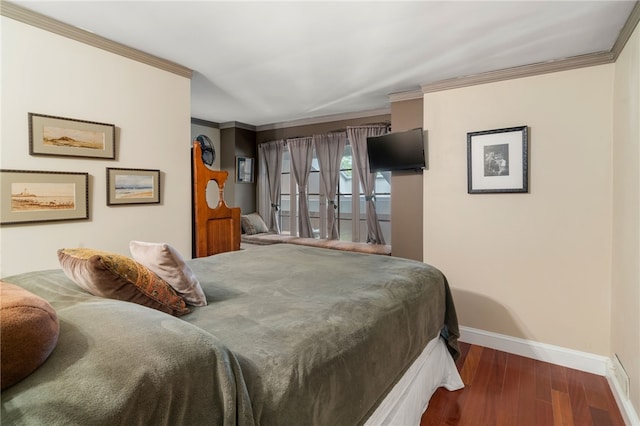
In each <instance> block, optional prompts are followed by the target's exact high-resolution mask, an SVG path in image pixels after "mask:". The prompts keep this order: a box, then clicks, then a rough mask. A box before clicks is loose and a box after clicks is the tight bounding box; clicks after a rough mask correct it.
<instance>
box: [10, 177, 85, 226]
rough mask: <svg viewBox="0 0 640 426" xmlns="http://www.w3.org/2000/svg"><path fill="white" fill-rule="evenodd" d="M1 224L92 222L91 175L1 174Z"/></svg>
mask: <svg viewBox="0 0 640 426" xmlns="http://www.w3.org/2000/svg"><path fill="white" fill-rule="evenodd" d="M0 187H1V188H0V189H1V191H0V194H2V195H1V198H2V199H1V201H0V224H2V225H11V224H19V223H35V222H54V221H60V220H78V219H88V218H89V174H88V173H76V172H44V171H31V170H0Z"/></svg>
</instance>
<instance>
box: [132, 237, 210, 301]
mask: <svg viewBox="0 0 640 426" xmlns="http://www.w3.org/2000/svg"><path fill="white" fill-rule="evenodd" d="M129 250H130V251H131V255H132V256H133V258H134V259H135V260H136V261H137V262H140V263H142V264H143V265H144V266H146V267H147V268H149V269H151V270H152V271H153V272H154V273H155V274H156V275H158V276H159V277H160V278H162V279H163V280H165V281H166V282H167V283H168V284H169V285H170V286H171V287H173V289H174V290H175V291H177V292H178V294H180V295H181V296H182V298H183V299H184V301H185V302H187V303H188V304H190V305H193V306H205V305H206V304H207V298H206V297H205V295H204V292H203V291H202V287H201V286H200V281H198V278H196V276H195V275H194V273H193V271H192V270H191V268H190V267H189V265H187V264H186V263H185V261H184V259H183V258H182V256H181V255H180V253H179V252H178V251H177V250H176V249H174V248H173V247H172V246H170V245H169V244H166V243H146V242H143V241H131V242H130V243H129Z"/></svg>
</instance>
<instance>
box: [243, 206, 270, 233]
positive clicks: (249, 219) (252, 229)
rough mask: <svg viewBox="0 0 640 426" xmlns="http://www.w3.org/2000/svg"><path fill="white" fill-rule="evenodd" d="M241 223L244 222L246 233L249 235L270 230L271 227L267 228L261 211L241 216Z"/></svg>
mask: <svg viewBox="0 0 640 426" xmlns="http://www.w3.org/2000/svg"><path fill="white" fill-rule="evenodd" d="M240 223H241V224H242V229H243V230H244V233H245V234H247V235H255V234H261V233H263V232H269V228H267V225H266V224H265V223H264V220H262V216H260V213H257V212H254V213H249V214H247V215H242V216H240Z"/></svg>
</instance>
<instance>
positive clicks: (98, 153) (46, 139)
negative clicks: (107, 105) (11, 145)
mask: <svg viewBox="0 0 640 426" xmlns="http://www.w3.org/2000/svg"><path fill="white" fill-rule="evenodd" d="M115 140H116V131H115V126H114V125H113V124H106V123H97V122H93V121H85V120H76V119H73V118H64V117H54V116H51V115H42V114H34V113H29V154H31V155H53V156H60V157H89V158H106V159H111V160H113V159H115V158H116V150H115Z"/></svg>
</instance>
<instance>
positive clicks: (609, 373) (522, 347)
mask: <svg viewBox="0 0 640 426" xmlns="http://www.w3.org/2000/svg"><path fill="white" fill-rule="evenodd" d="M460 341H462V342H465V343H470V344H473V345H479V346H484V347H487V348H491V349H497V350H499V351H503V352H507V353H511V354H515V355H520V356H524V357H527V358H533V359H536V360H538V361H544V362H549V363H551V364H556V365H561V366H563V367H568V368H573V369H575V370H580V371H586V372H587V373H593V374H597V375H599V376H605V377H606V378H607V382H608V383H609V387H610V388H611V392H612V393H613V396H614V398H615V400H616V403H617V404H618V407H619V408H620V412H621V413H622V417H623V419H624V421H625V423H626V424H627V425H629V426H640V418H638V414H637V413H636V411H635V409H634V407H633V405H632V404H631V401H629V399H628V398H627V397H626V395H624V394H623V392H622V389H620V386H618V384H617V382H616V380H615V378H614V377H613V362H612V361H611V359H610V358H608V357H606V356H601V355H594V354H591V353H588V352H581V351H576V350H573V349H567V348H563V347H561V346H555V345H549V344H546V343H540V342H535V341H533V340H525V339H520V338H518V337H511V336H507V335H504V334H498V333H492V332H490V331H484V330H478V329H476V328H471V327H464V326H460Z"/></svg>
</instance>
